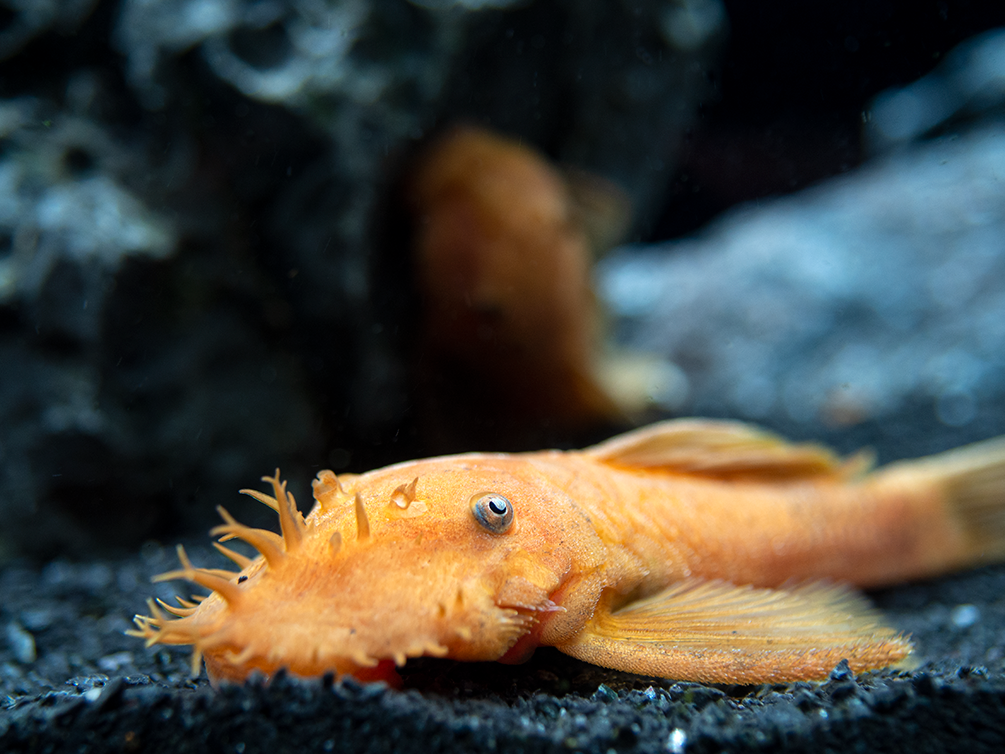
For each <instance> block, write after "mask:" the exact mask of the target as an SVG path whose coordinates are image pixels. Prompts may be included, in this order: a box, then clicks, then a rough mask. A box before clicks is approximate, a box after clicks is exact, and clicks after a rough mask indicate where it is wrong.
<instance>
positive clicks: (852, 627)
mask: <svg viewBox="0 0 1005 754" xmlns="http://www.w3.org/2000/svg"><path fill="white" fill-rule="evenodd" d="M558 649H560V650H561V651H562V652H565V653H566V654H570V655H572V656H573V657H577V658H579V659H581V660H584V661H586V662H590V663H593V664H594V665H601V666H603V667H608V668H613V669H615V670H624V671H627V672H629V673H638V674H640V675H653V676H662V677H665V678H673V679H676V680H685V681H702V682H705V683H774V682H784V681H796V680H813V679H823V678H826V677H827V675H828V673H829V672H830V671H831V669H832V668H833V667H834V666H835V665H837V664H838V663H839V662H840V661H841V660H842V659H847V660H848V662H849V664H850V666H851V669H852V670H853V671H855V672H861V671H864V670H870V669H874V668H881V667H885V666H888V665H893V664H895V663H897V662H899V661H900V660H903V659H904V658H905V657H906V656H907V655H908V654H910V652H911V643H910V641H908V639H907V638H906V637H904V636H903V635H901V634H897V633H896V632H894V631H893V630H892V629H890V628H887V627H885V626H883V625H882V623H881V619H880V616H879V614H878V613H877V612H876V611H875V610H873V609H872V608H870V607H869V605H868V604H866V602H865V600H864V599H863V598H861V597H859V596H858V595H856V594H854V593H853V592H851V591H849V590H848V589H845V588H843V587H838V586H833V585H829V584H822V583H811V584H805V585H802V586H797V587H794V588H783V589H758V588H754V587H750V586H735V585H733V584H729V583H726V582H722V581H704V580H700V579H688V580H685V581H682V582H680V583H677V584H675V585H673V586H671V587H670V588H668V589H666V590H665V591H663V592H660V593H659V594H656V595H654V596H652V597H649V598H646V599H643V600H639V601H637V602H633V603H630V604H629V605H628V606H626V607H624V608H622V609H620V610H616V611H614V612H611V611H609V610H606V609H604V606H603V603H601V605H600V606H598V609H597V611H596V613H595V614H594V617H593V618H592V620H591V621H590V623H588V624H587V626H586V628H585V629H584V630H583V631H582V632H581V633H580V634H578V635H577V636H576V638H575V639H574V640H573V641H571V642H569V643H567V644H562V645H559V647H558Z"/></svg>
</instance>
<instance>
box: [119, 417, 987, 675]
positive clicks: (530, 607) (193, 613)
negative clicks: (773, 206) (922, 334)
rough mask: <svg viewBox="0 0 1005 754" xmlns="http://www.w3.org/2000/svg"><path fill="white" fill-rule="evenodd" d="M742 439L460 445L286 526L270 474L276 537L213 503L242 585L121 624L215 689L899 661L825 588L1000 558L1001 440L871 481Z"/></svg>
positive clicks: (711, 426)
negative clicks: (540, 658)
mask: <svg viewBox="0 0 1005 754" xmlns="http://www.w3.org/2000/svg"><path fill="white" fill-rule="evenodd" d="M866 466H867V464H866V463H865V462H863V460H862V459H861V458H853V459H851V460H848V461H841V460H839V459H837V458H836V457H835V456H833V455H832V454H830V453H829V452H828V451H826V450H824V449H822V448H820V447H818V446H813V445H790V444H787V443H785V442H783V441H781V440H779V439H778V438H776V437H774V436H772V435H769V434H767V433H765V432H761V431H759V430H755V429H753V428H750V427H747V426H745V425H740V424H733V423H726V422H711V421H700V420H677V421H671V422H663V423H660V424H656V425H653V426H651V427H647V428H643V429H641V430H636V431H634V432H630V433H627V434H626V435H622V436H619V437H616V438H614V439H612V440H609V441H607V442H606V443H602V444H600V445H597V446H594V447H592V448H588V449H586V450H583V451H575V452H560V451H543V452H537V453H522V454H503V453H491V454H487V453H468V454H463V455H456V456H444V457H440V458H433V459H426V460H421V461H412V462H407V463H401V464H397V465H394V466H389V467H387V468H384V469H378V470H376V471H372V472H369V473H366V474H362V475H342V476H340V477H336V475H334V474H333V473H332V472H330V471H325V472H321V473H320V474H319V475H318V478H317V479H316V480H315V482H314V497H315V504H314V507H313V509H312V510H311V511H310V513H309V514H308V515H307V516H306V518H305V517H303V516H302V515H301V514H300V512H299V511H298V509H297V507H296V503H295V501H294V500H293V497H292V495H290V494H289V493H287V492H286V490H285V485H284V484H282V483H281V482H280V481H279V479H278V472H277V474H276V477H273V478H267V479H268V481H270V482H271V484H272V486H273V492H274V496H272V497H270V496H266V495H264V494H262V493H253V492H250V491H248V492H249V494H253V496H255V497H257V498H258V499H260V500H262V501H263V502H265V503H267V504H269V505H271V506H272V507H274V508H276V509H277V510H278V512H279V516H280V524H281V529H282V534H281V535H277V534H275V533H273V532H268V531H264V530H258V529H250V528H248V527H245V526H243V525H241V524H239V523H237V522H235V521H234V520H233V519H232V518H230V517H229V515H228V514H226V512H225V511H222V513H223V515H224V518H225V520H226V521H227V523H226V524H225V525H224V526H221V527H218V528H217V529H216V530H214V533H216V534H218V535H221V538H222V539H229V538H233V537H237V538H241V539H244V540H245V541H247V542H249V543H250V544H252V545H253V546H254V547H256V548H257V549H258V550H259V552H260V553H261V554H260V556H259V557H258V558H256V559H254V560H249V559H247V558H245V557H244V556H241V555H238V554H236V553H233V552H232V551H230V550H228V549H227V548H225V547H222V546H221V549H222V550H223V551H224V552H225V553H227V554H229V555H230V556H231V557H232V558H233V559H234V560H235V561H236V562H237V563H238V565H239V566H240V567H241V570H240V572H239V573H229V572H220V571H214V570H209V569H197V568H193V567H192V566H191V564H190V563H189V562H188V560H187V558H186V557H185V556H184V553H183V552H181V557H182V563H183V568H182V569H181V570H180V571H176V572H172V573H170V574H165V575H164V577H162V578H186V579H188V580H190V581H194V582H196V583H198V584H201V585H203V586H205V587H207V588H209V589H211V590H213V591H212V593H211V594H210V595H209V596H208V597H207V598H205V599H204V600H202V601H201V602H199V603H198V604H196V603H189V602H181V606H180V607H169V606H167V605H163V603H162V607H163V609H165V610H168V611H169V612H172V613H174V615H175V616H177V618H176V619H170V618H168V617H167V616H165V615H164V614H163V612H162V611H161V608H159V607H157V606H156V605H152V616H150V617H147V616H138V617H137V625H138V630H137V631H136V632H135V633H136V634H137V635H139V636H142V637H144V638H146V639H147V640H148V642H149V643H151V644H153V643H163V644H192V645H193V646H194V648H195V653H194V666H197V663H198V660H199V658H200V657H202V658H205V661H206V666H207V670H208V672H209V675H210V678H211V679H213V680H214V681H216V680H220V679H227V680H234V681H240V680H243V679H244V678H246V677H247V675H248V674H249V673H250V672H251V671H252V670H259V671H261V672H263V673H265V674H266V675H269V674H271V673H273V672H275V671H276V670H277V669H279V668H282V667H285V668H287V669H288V670H289V671H290V672H292V673H294V674H297V675H302V676H314V675H321V674H323V673H325V672H332V671H334V672H336V673H339V674H343V673H349V674H352V675H355V676H357V677H359V678H362V679H372V678H384V679H390V680H393V679H394V677H395V673H394V666H396V665H397V666H400V665H402V664H403V663H405V662H406V661H407V660H408V658H410V657H416V656H420V655H430V656H437V657H449V658H453V659H457V660H472V661H479V660H481V661H503V662H518V661H520V660H522V659H525V658H526V657H528V656H529V654H530V653H531V652H532V651H533V649H534V648H535V647H537V646H540V645H549V646H555V647H557V648H558V649H560V650H561V651H564V652H566V653H568V654H570V655H573V656H575V657H579V658H581V659H583V660H586V661H588V662H593V663H595V664H598V665H603V666H606V667H611V668H616V669H621V670H627V671H630V672H636V673H642V674H647V675H659V676H666V677H672V678H677V679H690V680H701V681H707V682H730V683H756V682H768V681H783V680H796V679H813V678H821V677H826V675H827V673H828V672H829V671H830V669H831V668H833V666H834V665H835V664H837V663H838V662H839V661H840V660H841V659H844V658H847V659H849V661H850V664H851V666H852V668H853V669H855V670H857V671H858V670H865V669H870V668H876V667H883V666H886V665H890V664H895V663H897V662H899V661H901V660H902V659H904V658H905V657H906V656H907V655H908V654H909V652H910V649H911V647H910V642H909V641H908V640H907V639H906V638H904V637H903V636H900V635H898V634H897V633H896V632H895V631H893V630H892V629H890V628H887V627H885V626H884V625H883V624H882V620H881V618H880V616H878V615H877V614H876V613H875V612H874V611H872V610H871V609H870V608H869V607H868V605H867V604H866V603H865V602H864V600H862V599H861V598H860V597H858V596H856V595H855V594H854V593H853V592H852V591H850V590H849V589H848V588H847V587H843V586H840V585H837V584H838V583H839V582H840V583H844V584H852V585H858V586H877V585H880V584H888V583H894V582H897V581H901V580H904V579H907V578H917V577H922V576H927V575H931V574H935V573H941V572H944V571H947V570H950V569H954V568H959V567H964V566H967V565H971V564H976V563H981V562H988V561H992V560H997V559H1000V558H1001V557H1002V556H1003V555H1005V514H1003V511H1002V509H1003V503H1005V443H1003V442H1002V441H1001V440H998V441H989V442H988V443H984V444H980V445H976V446H971V447H970V448H964V449H960V450H957V451H952V452H950V453H948V454H943V455H942V456H933V457H931V458H928V459H921V460H919V461H913V462H907V463H903V464H895V465H892V466H888V467H885V468H883V469H880V470H878V471H875V472H872V473H867V471H866Z"/></svg>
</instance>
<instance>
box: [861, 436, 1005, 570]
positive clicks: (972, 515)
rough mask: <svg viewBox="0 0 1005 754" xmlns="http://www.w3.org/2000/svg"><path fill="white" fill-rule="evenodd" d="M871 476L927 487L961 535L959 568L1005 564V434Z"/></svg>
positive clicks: (903, 463) (889, 468)
mask: <svg viewBox="0 0 1005 754" xmlns="http://www.w3.org/2000/svg"><path fill="white" fill-rule="evenodd" d="M876 477H877V478H878V479H890V480H892V479H896V478H898V477H899V478H900V479H902V480H903V479H910V480H911V481H912V482H914V483H920V484H922V485H925V486H928V485H931V489H933V490H935V491H936V492H937V494H938V495H939V496H940V497H941V498H942V501H943V504H944V505H945V508H946V512H947V513H948V515H949V516H950V518H951V519H953V521H954V523H955V524H957V525H958V526H959V527H960V529H961V530H962V533H963V535H964V540H965V551H964V552H963V553H961V554H960V555H961V561H962V562H960V563H959V564H958V565H960V566H963V565H970V564H979V563H990V562H994V561H1001V560H1005V435H1003V436H1001V437H996V438H994V439H991V440H985V441H984V442H979V443H975V444H973V445H966V446H964V447H962V448H956V449H955V450H950V451H947V452H945V453H939V454H938V455H933V456H927V457H925V458H919V459H917V460H914V461H903V462H900V463H895V464H891V465H889V466H886V467H884V468H882V469H879V470H878V471H877V472H876Z"/></svg>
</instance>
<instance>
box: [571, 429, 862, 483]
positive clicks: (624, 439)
mask: <svg viewBox="0 0 1005 754" xmlns="http://www.w3.org/2000/svg"><path fill="white" fill-rule="evenodd" d="M583 452H584V453H585V454H586V455H588V456H590V457H592V458H594V459H595V460H597V461H601V462H603V463H609V464H611V465H614V466H624V467H628V468H638V469H650V470H654V469H664V470H666V471H670V472H678V473H688V474H701V475H702V476H712V477H719V478H724V479H735V478H743V479H761V480H765V481H769V480H770V481H779V480H787V479H800V478H808V477H817V478H819V477H834V478H835V479H847V478H848V477H851V476H855V475H857V474H861V473H863V472H865V471H866V470H868V468H869V467H870V466H871V465H872V461H871V458H870V457H869V456H868V455H867V454H858V455H855V456H852V457H851V458H850V459H848V460H842V459H841V458H839V457H838V456H837V455H835V454H834V453H833V452H832V451H830V450H828V449H827V448H825V447H823V446H820V445H814V444H809V443H805V444H803V443H799V444H796V443H789V442H786V441H785V440H783V439H782V438H780V437H778V436H777V435H774V434H772V433H771V432H768V431H766V430H763V429H760V428H758V427H754V426H751V425H749V424H742V423H740V422H729V421H716V420H712V419H671V420H669V421H664V422H659V423H657V424H651V425H649V426H647V427H642V428H641V429H636V430H633V431H631V432H626V433H624V434H621V435H618V436H617V437H613V438H611V439H610V440H606V441H605V442H602V443H600V444H599V445H594V446H592V447H589V448H586V449H585V450H584V451H583Z"/></svg>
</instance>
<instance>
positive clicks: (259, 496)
mask: <svg viewBox="0 0 1005 754" xmlns="http://www.w3.org/2000/svg"><path fill="white" fill-rule="evenodd" d="M238 492H240V493H241V494H242V495H247V496H248V497H253V498H254V499H255V500H257V501H258V502H260V503H264V504H265V505H267V506H269V507H270V508H272V510H274V511H275V512H276V513H278V512H279V502H278V501H277V500H276V498H274V497H272V496H270V495H266V494H265V493H264V492H259V491H258V490H253V489H243V490H238Z"/></svg>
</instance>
